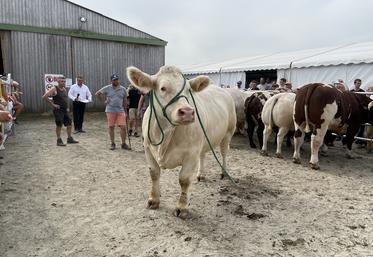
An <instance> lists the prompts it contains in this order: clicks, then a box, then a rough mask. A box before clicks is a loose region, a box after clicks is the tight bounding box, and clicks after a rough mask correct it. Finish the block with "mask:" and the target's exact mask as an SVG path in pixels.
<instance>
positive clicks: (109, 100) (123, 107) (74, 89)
mask: <svg viewBox="0 0 373 257" xmlns="http://www.w3.org/2000/svg"><path fill="white" fill-rule="evenodd" d="M110 80H111V83H110V84H109V85H107V86H104V87H103V88H101V89H100V90H98V91H97V92H96V93H95V96H96V97H97V99H98V100H100V101H103V102H104V103H105V106H106V107H105V113H106V119H107V127H108V133H109V137H110V142H111V144H110V150H115V149H116V143H115V126H118V127H119V130H120V139H121V148H122V149H125V150H130V146H129V145H128V144H127V143H126V139H127V135H128V136H134V137H139V136H140V135H139V133H140V130H139V127H140V125H141V118H142V116H143V114H144V112H145V110H146V108H147V106H148V105H149V99H148V95H144V94H142V93H141V92H140V91H139V90H138V89H137V88H135V87H134V86H132V85H129V86H127V87H125V86H122V85H121V82H120V79H119V76H118V75H117V74H113V75H112V76H111V78H110ZM76 81H77V82H76V84H74V85H72V86H71V88H70V90H69V91H67V89H66V79H65V77H60V78H58V85H57V86H55V87H52V88H51V89H49V90H48V91H47V92H46V93H45V94H44V95H43V96H42V99H43V100H44V101H46V102H47V103H48V104H49V105H50V106H51V107H52V109H53V115H54V119H55V124H56V136H57V146H66V144H65V143H64V141H63V140H62V138H61V130H62V126H65V127H66V132H67V141H66V142H67V144H77V143H79V142H78V141H76V140H75V139H74V138H73V137H72V134H73V133H74V134H76V133H86V131H85V130H84V129H83V123H84V113H85V107H86V104H87V103H89V102H91V101H92V94H91V92H90V90H89V87H88V86H87V85H85V84H84V82H85V81H84V77H83V76H78V77H77V79H76ZM68 99H70V100H71V101H72V108H73V109H72V112H73V119H71V118H70V114H69V111H70V110H69V102H68ZM127 117H128V118H127ZM127 123H128V124H127ZM127 125H128V127H129V128H128V127H127ZM73 126H74V131H72V127H73Z"/></svg>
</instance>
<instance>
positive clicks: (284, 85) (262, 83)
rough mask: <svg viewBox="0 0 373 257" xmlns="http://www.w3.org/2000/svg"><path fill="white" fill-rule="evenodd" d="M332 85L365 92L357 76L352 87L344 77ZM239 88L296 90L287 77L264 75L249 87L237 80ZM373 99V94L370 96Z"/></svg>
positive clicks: (369, 89)
mask: <svg viewBox="0 0 373 257" xmlns="http://www.w3.org/2000/svg"><path fill="white" fill-rule="evenodd" d="M330 85H332V86H334V87H335V88H336V89H338V90H339V91H342V92H344V91H350V92H365V90H363V89H362V88H361V86H362V80H361V79H359V78H357V79H355V80H354V85H353V87H352V88H351V89H349V87H348V86H347V85H346V84H345V82H344V81H343V80H342V79H338V80H337V81H336V82H332V83H331V84H330ZM221 87H224V88H230V87H231V86H229V85H227V86H225V85H221ZM235 87H236V88H237V89H239V90H242V91H251V90H260V91H265V90H276V91H280V92H292V91H293V92H294V89H293V85H292V83H291V82H289V81H287V80H286V78H280V79H279V80H278V83H277V81H276V80H272V81H271V79H270V78H267V79H265V78H264V77H261V78H260V79H259V83H258V82H257V80H251V81H250V83H249V84H248V86H247V87H245V88H244V87H243V85H242V81H237V84H236V86H235ZM366 91H367V92H373V86H369V87H367V90H366ZM370 97H371V98H372V99H373V95H371V96H370Z"/></svg>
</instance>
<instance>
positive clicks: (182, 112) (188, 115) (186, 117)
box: [178, 107, 194, 121]
mask: <svg viewBox="0 0 373 257" xmlns="http://www.w3.org/2000/svg"><path fill="white" fill-rule="evenodd" d="M178 115H179V117H180V119H181V120H182V121H194V110H193V108H190V107H183V108H180V109H179V110H178Z"/></svg>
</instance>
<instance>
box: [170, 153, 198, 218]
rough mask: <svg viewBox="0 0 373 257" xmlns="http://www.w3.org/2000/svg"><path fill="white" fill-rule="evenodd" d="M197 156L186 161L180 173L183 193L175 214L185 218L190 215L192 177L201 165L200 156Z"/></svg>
mask: <svg viewBox="0 0 373 257" xmlns="http://www.w3.org/2000/svg"><path fill="white" fill-rule="evenodd" d="M195 158H196V157H194V160H193V159H189V160H188V161H184V163H183V166H182V168H181V170H180V173H179V183H180V187H181V194H180V197H179V201H178V203H177V207H176V209H175V211H174V215H175V216H176V217H179V218H182V219H185V218H186V217H187V216H188V190H189V186H190V183H191V180H192V177H193V175H194V174H195V172H196V171H197V170H198V166H199V158H198V159H197V160H196V159H195Z"/></svg>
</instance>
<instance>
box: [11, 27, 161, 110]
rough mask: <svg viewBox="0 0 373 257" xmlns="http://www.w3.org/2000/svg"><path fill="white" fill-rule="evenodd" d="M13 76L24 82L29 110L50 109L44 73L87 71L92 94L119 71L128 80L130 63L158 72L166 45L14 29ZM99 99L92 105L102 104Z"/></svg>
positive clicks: (71, 75) (124, 80) (85, 73)
mask: <svg viewBox="0 0 373 257" xmlns="http://www.w3.org/2000/svg"><path fill="white" fill-rule="evenodd" d="M11 42H12V47H11V48H12V60H13V69H12V71H13V78H14V79H15V80H17V81H19V82H20V83H21V86H22V89H23V92H24V94H23V97H22V101H23V103H24V104H25V107H26V111H29V112H44V111H47V110H49V107H48V106H47V104H45V103H44V102H43V101H42V100H41V95H42V94H43V92H44V80H43V78H44V74H46V73H54V74H64V75H65V76H66V77H68V78H73V77H76V76H77V75H83V76H85V78H86V81H87V85H88V86H89V87H90V89H91V92H92V94H94V93H95V92H96V91H97V90H98V89H99V88H101V87H102V86H104V85H107V84H109V82H110V75H111V74H112V73H118V74H119V75H120V76H121V80H122V84H123V85H126V84H128V80H127V78H126V74H125V69H126V67H128V66H130V65H134V66H137V67H139V68H140V69H142V70H144V71H145V72H148V73H151V74H152V73H156V72H157V71H158V69H159V67H160V66H162V65H164V55H165V48H164V47H160V46H147V45H135V44H125V43H116V42H109V41H100V40H90V39H79V38H71V37H65V36H55V35H47V34H37V33H26V32H14V31H12V32H11ZM102 106H103V104H102V103H100V102H98V101H95V102H94V103H91V104H89V106H88V108H91V109H92V108H95V109H97V108H101V107H102Z"/></svg>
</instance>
